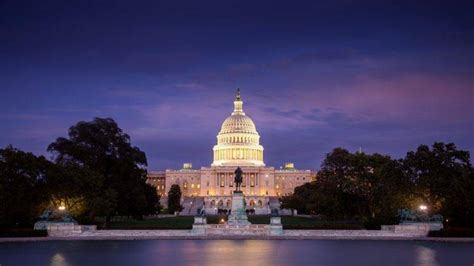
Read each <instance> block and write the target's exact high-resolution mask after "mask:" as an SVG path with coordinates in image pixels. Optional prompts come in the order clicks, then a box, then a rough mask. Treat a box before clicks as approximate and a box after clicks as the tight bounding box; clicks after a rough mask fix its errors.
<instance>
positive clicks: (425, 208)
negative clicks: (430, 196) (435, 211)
mask: <svg viewBox="0 0 474 266" xmlns="http://www.w3.org/2000/svg"><path fill="white" fill-rule="evenodd" d="M418 208H420V210H421V211H426V210H427V209H428V207H427V206H426V205H420V207H418Z"/></svg>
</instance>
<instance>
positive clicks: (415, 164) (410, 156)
mask: <svg viewBox="0 0 474 266" xmlns="http://www.w3.org/2000/svg"><path fill="white" fill-rule="evenodd" d="M403 163H404V168H405V171H406V172H407V175H409V177H410V179H411V180H412V182H413V184H414V187H415V190H414V194H415V197H416V198H417V199H418V201H419V202H420V203H423V204H426V205H428V207H429V209H430V211H431V213H441V214H442V215H443V216H445V217H447V218H449V219H450V220H451V222H452V223H454V224H459V225H464V226H471V227H472V226H474V193H473V191H474V175H473V168H472V165H471V162H470V154H469V152H468V151H463V150H458V149H457V148H456V146H455V145H454V144H453V143H449V144H445V143H442V142H435V143H434V144H433V145H432V147H431V149H430V147H428V146H427V145H420V146H419V147H418V148H417V150H416V151H410V152H408V153H407V155H406V157H405V159H404V161H403Z"/></svg>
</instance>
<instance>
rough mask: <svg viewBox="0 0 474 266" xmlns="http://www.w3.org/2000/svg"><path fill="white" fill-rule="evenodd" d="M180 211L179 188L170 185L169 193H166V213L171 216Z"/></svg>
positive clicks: (181, 208)
mask: <svg viewBox="0 0 474 266" xmlns="http://www.w3.org/2000/svg"><path fill="white" fill-rule="evenodd" d="M182 210H183V207H182V206H181V188H180V187H179V185H177V184H174V185H171V188H170V191H169V192H168V212H169V213H171V214H173V213H175V212H180V211H182Z"/></svg>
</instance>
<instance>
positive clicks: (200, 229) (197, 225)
mask: <svg viewBox="0 0 474 266" xmlns="http://www.w3.org/2000/svg"><path fill="white" fill-rule="evenodd" d="M206 228H207V218H206V217H202V216H196V217H194V224H193V228H192V229H191V233H193V234H194V235H204V234H205V233H206Z"/></svg>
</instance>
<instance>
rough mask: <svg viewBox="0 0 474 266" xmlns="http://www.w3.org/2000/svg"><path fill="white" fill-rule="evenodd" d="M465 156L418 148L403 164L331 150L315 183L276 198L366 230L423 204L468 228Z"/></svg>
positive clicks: (469, 184) (471, 212)
mask: <svg viewBox="0 0 474 266" xmlns="http://www.w3.org/2000/svg"><path fill="white" fill-rule="evenodd" d="M469 160H470V158H469V153H468V152H467V151H460V150H457V149H456V147H455V146H454V144H444V143H435V144H434V145H433V147H432V149H430V148H429V147H428V146H425V145H421V146H420V147H419V148H418V149H417V151H416V152H409V153H407V156H406V158H405V159H403V160H392V159H391V158H390V157H388V156H383V155H379V154H372V155H368V154H364V153H355V154H353V153H350V152H348V151H347V150H345V149H342V148H336V149H334V150H333V151H332V152H331V153H329V154H328V155H327V157H326V159H325V160H324V162H323V163H322V166H321V170H320V171H319V172H318V178H317V180H316V181H315V182H312V183H309V184H304V185H302V186H300V187H297V188H295V191H294V194H293V195H291V196H285V197H282V198H281V201H282V207H284V208H291V209H297V210H298V212H299V213H306V214H318V215H322V216H324V217H327V218H329V219H362V220H364V221H365V222H364V224H365V226H366V227H367V228H370V229H376V228H378V227H379V225H380V224H393V223H396V222H397V221H398V220H397V217H396V216H397V213H398V210H399V209H402V208H412V209H413V208H417V207H418V206H419V205H420V204H422V203H423V204H427V205H428V207H429V210H430V213H429V214H431V215H432V214H435V213H440V214H442V215H443V216H445V217H446V218H449V220H450V223H453V224H455V225H463V226H471V227H473V226H474V193H472V191H474V178H473V170H472V166H471V164H470V161H469Z"/></svg>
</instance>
